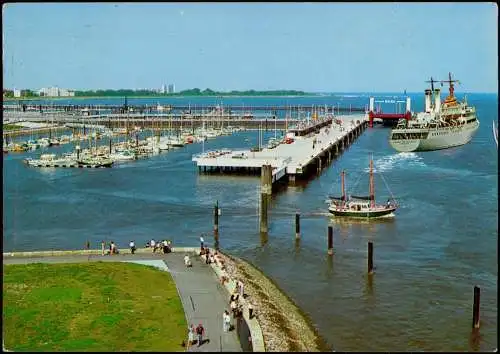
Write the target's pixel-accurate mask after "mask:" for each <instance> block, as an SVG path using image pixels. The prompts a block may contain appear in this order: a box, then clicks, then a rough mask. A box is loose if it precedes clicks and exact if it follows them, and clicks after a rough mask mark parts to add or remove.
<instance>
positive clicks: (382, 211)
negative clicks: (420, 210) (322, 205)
mask: <svg viewBox="0 0 500 354" xmlns="http://www.w3.org/2000/svg"><path fill="white" fill-rule="evenodd" d="M341 177H342V196H341V197H334V196H330V197H329V201H328V203H329V204H330V205H329V207H328V211H329V212H330V213H331V214H333V215H334V216H336V217H350V218H365V219H372V218H381V217H392V216H394V212H395V211H396V209H397V208H398V203H397V202H396V200H395V199H394V197H391V198H389V199H388V200H387V203H386V204H377V203H376V201H375V184H374V179H373V160H371V159H370V191H369V195H368V196H355V195H346V192H345V180H344V179H345V171H342V173H341ZM391 195H392V194H391Z"/></svg>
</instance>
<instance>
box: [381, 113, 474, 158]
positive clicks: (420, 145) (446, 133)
mask: <svg viewBox="0 0 500 354" xmlns="http://www.w3.org/2000/svg"><path fill="white" fill-rule="evenodd" d="M478 128H479V121H477V120H476V121H475V122H473V123H472V124H467V125H464V126H461V127H452V128H442V129H394V130H393V131H392V132H391V136H392V134H393V133H420V132H428V133H429V134H428V136H427V138H426V139H398V140H393V139H389V144H390V145H391V146H392V147H393V148H394V149H396V150H397V151H399V152H412V151H432V150H441V149H448V148H452V147H455V146H461V145H465V144H467V143H468V142H469V141H470V140H471V139H472V136H473V135H474V133H475V132H476V130H477V129H478Z"/></svg>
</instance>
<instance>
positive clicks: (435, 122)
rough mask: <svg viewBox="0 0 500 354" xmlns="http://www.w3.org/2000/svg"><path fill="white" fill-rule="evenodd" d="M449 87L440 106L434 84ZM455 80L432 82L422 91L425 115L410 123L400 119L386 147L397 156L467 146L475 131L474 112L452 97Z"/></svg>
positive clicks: (477, 122)
mask: <svg viewBox="0 0 500 354" xmlns="http://www.w3.org/2000/svg"><path fill="white" fill-rule="evenodd" d="M435 82H441V85H442V84H443V83H444V82H446V83H449V85H450V88H449V96H448V97H446V99H445V100H444V102H443V103H442V104H441V92H440V91H441V90H440V89H439V88H436V89H434V83H435ZM455 82H458V80H452V79H451V73H449V80H444V81H434V80H433V79H432V78H431V81H430V83H431V89H427V90H425V111H424V112H418V113H417V114H414V115H413V116H412V118H411V119H410V120H406V119H401V120H400V121H399V122H398V125H397V126H396V127H395V128H394V129H392V131H391V134H390V137H389V143H390V144H391V146H392V147H393V148H394V149H396V150H398V151H401V152H410V151H428V150H439V149H447V148H450V147H454V146H460V145H464V144H467V143H468V142H469V141H470V140H471V139H472V136H473V135H474V133H475V132H476V130H477V129H478V128H479V120H478V119H477V117H476V108H475V107H472V106H469V105H468V104H467V100H466V99H464V101H463V102H460V101H458V100H457V99H456V97H455V96H454V85H453V84H454V83H455Z"/></svg>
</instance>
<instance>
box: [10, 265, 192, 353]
mask: <svg viewBox="0 0 500 354" xmlns="http://www.w3.org/2000/svg"><path fill="white" fill-rule="evenodd" d="M3 271H4V278H3V282H4V283H3V338H4V341H5V347H6V348H7V349H10V350H15V351H167V352H168V351H183V350H184V348H183V347H182V346H181V343H182V341H183V340H185V339H186V338H187V323H186V318H185V315H184V310H183V308H182V303H181V300H180V298H179V295H178V293H177V289H176V287H175V283H174V281H173V280H172V277H171V275H170V274H169V273H168V272H165V271H161V270H158V269H156V268H153V267H150V266H144V265H139V264H133V263H122V262H120V263H103V262H96V263H82V264H43V263H35V264H28V265H4V268H3Z"/></svg>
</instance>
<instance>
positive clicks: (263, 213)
mask: <svg viewBox="0 0 500 354" xmlns="http://www.w3.org/2000/svg"><path fill="white" fill-rule="evenodd" d="M267 202H268V195H267V194H265V193H260V233H261V234H267V204H268V203H267Z"/></svg>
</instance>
